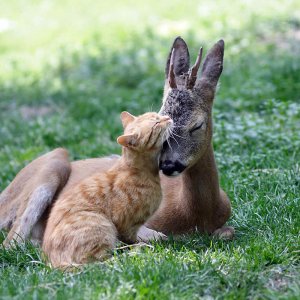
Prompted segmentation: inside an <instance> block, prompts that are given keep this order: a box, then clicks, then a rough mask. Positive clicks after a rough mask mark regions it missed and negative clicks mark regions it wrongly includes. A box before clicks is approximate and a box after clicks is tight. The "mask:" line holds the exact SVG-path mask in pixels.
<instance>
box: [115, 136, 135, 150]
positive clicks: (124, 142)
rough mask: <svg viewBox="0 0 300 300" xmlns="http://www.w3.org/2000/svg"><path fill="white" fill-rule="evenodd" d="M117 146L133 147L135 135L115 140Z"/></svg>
mask: <svg viewBox="0 0 300 300" xmlns="http://www.w3.org/2000/svg"><path fill="white" fill-rule="evenodd" d="M117 142H118V144H120V145H121V146H124V147H129V148H130V147H134V146H135V144H136V134H127V135H126V134H124V135H121V136H119V137H118V138H117Z"/></svg>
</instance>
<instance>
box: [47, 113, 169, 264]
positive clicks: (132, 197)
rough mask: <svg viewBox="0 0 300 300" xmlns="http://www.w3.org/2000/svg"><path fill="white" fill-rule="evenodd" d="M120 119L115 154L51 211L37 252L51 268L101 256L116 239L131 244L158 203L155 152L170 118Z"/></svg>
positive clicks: (63, 196) (157, 150)
mask: <svg viewBox="0 0 300 300" xmlns="http://www.w3.org/2000/svg"><path fill="white" fill-rule="evenodd" d="M121 119H122V123H123V126H124V127H125V132H124V135H123V136H121V137H119V138H118V142H119V143H120V144H122V145H123V149H122V151H123V153H122V156H121V158H120V159H118V161H117V162H116V163H115V164H114V165H113V166H112V167H111V168H110V169H109V170H108V171H106V172H102V173H95V174H93V175H92V176H90V177H88V178H86V179H84V180H83V181H81V182H80V183H79V184H77V185H76V186H75V187H74V188H73V189H72V190H69V191H68V192H66V193H62V194H61V195H60V197H59V198H58V199H57V201H56V202H55V204H54V206H53V208H52V210H51V213H50V216H49V219H48V222H47V225H46V231H45V235H44V240H43V250H44V251H45V253H46V254H47V255H48V257H49V259H50V262H51V264H52V266H54V267H65V266H68V265H72V264H82V263H87V262H89V261H93V260H99V259H104V258H106V257H107V255H109V251H110V250H112V249H113V248H114V246H115V243H116V240H117V239H120V240H122V241H124V242H134V241H135V240H136V235H137V231H138V229H139V227H140V226H141V225H142V224H144V222H145V221H146V220H147V219H148V218H149V217H150V216H151V215H152V214H153V213H154V212H155V211H156V209H157V208H158V206H159V204H160V202H161V198H162V193H161V187H160V181H159V174H158V171H159V170H158V155H159V153H160V151H161V147H162V144H163V142H164V141H165V140H166V138H167V137H168V129H169V127H170V124H171V123H172V121H171V120H170V118H169V117H165V116H159V115H158V114H156V113H146V114H144V115H142V116H140V117H133V116H131V115H130V114H128V113H126V112H123V113H122V114H121Z"/></svg>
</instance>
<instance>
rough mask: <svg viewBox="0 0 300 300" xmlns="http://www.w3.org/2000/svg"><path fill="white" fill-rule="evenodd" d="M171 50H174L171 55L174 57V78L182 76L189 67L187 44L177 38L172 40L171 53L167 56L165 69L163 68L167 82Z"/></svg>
mask: <svg viewBox="0 0 300 300" xmlns="http://www.w3.org/2000/svg"><path fill="white" fill-rule="evenodd" d="M173 49H174V53H173V55H174V73H175V76H176V77H178V76H179V75H182V74H183V73H186V72H188V70H189V67H190V54H189V50H188V47H187V44H186V43H185V41H184V40H183V39H182V38H181V37H180V36H179V37H177V38H176V39H175V40H174V42H173V45H172V47H171V51H170V53H169V56H168V60H167V64H166V68H165V75H166V80H168V76H169V70H170V62H171V55H172V51H173Z"/></svg>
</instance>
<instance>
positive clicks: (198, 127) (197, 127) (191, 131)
mask: <svg viewBox="0 0 300 300" xmlns="http://www.w3.org/2000/svg"><path fill="white" fill-rule="evenodd" d="M203 123H204V122H202V123H201V124H200V125H197V126H196V127H194V128H192V129H191V130H190V133H193V132H194V131H196V130H198V129H201V128H202V125H203Z"/></svg>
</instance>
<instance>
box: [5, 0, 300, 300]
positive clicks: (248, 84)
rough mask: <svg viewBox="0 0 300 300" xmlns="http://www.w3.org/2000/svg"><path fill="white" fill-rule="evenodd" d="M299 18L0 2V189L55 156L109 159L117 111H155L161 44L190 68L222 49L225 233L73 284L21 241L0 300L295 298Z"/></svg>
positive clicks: (143, 5) (272, 6)
mask: <svg viewBox="0 0 300 300" xmlns="http://www.w3.org/2000/svg"><path fill="white" fill-rule="evenodd" d="M299 12H300V2H299V1H287V0H286V1H185V2H183V1H177V0H176V1H160V2H153V1H148V0H147V1H129V0H126V1H121V0H120V1H114V2H107V1H90V0H87V1H33V0H32V1H25V0H24V1H14V0H12V1H1V3H0V65H1V68H0V122H1V127H0V170H1V172H0V190H2V189H3V188H4V187H5V186H6V185H7V184H8V183H9V182H10V181H11V180H12V179H13V178H14V176H15V174H16V173H17V172H18V171H19V170H20V169H21V168H22V167H23V166H24V165H25V164H26V163H28V162H29V161H31V160H32V159H34V158H36V157H37V156H38V155H40V154H42V153H45V152H47V151H49V150H51V149H53V148H55V147H61V146H62V147H66V148H67V149H68V150H69V151H70V153H71V156H72V158H75V159H81V158H86V157H97V156H102V155H106V154H110V153H119V152H120V148H119V146H118V145H117V143H116V142H115V139H116V137H117V136H118V134H120V132H121V124H120V121H119V113H120V112H121V111H122V110H128V111H130V112H132V113H142V112H144V111H149V110H158V109H159V107H160V101H161V98H162V87H163V80H164V64H165V59H166V56H167V53H168V51H169V49H170V46H171V42H172V40H173V38H174V37H175V36H177V35H181V36H183V37H184V38H185V39H186V41H187V42H188V44H189V46H190V52H191V57H192V60H193V59H194V58H195V55H196V52H197V50H198V48H199V46H201V45H203V46H204V49H205V51H207V50H208V48H209V47H211V46H212V44H213V43H214V42H215V41H217V40H218V39H219V38H224V40H225V43H226V50H225V61H224V71H223V74H222V77H221V83H220V86H219V91H218V95H217V98H216V99H215V104H214V122H215V126H214V131H215V133H214V147H215V153H216V159H217V162H218V167H219V171H220V179H221V185H222V187H223V188H224V189H225V190H226V192H227V193H228V194H229V196H230V199H231V201H232V206H233V215H232V218H231V219H230V221H229V224H230V225H233V226H234V227H235V228H236V231H237V235H236V239H235V240H234V241H231V242H222V241H216V240H212V239H211V238H210V237H207V236H204V237H203V236H199V235H197V234H194V235H191V236H186V237H183V238H181V239H179V240H177V239H175V240H174V239H173V238H172V237H171V238H170V239H169V241H166V242H163V243H154V249H151V248H144V249H141V250H139V251H135V250H134V251H131V252H128V251H125V252H123V253H118V254H116V255H115V256H114V258H113V259H112V260H109V261H107V262H105V263H102V264H94V265H90V266H88V267H87V268H86V269H85V270H84V271H82V272H80V271H79V272H77V273H75V274H64V273H61V272H59V271H55V270H51V269H49V267H47V266H46V265H45V264H44V262H43V260H42V258H41V257H42V256H41V253H40V250H39V249H36V248H35V247H33V246H32V245H30V244H28V245H26V246H25V247H20V248H18V249H17V250H15V251H7V250H5V249H0V298H4V299H8V298H11V297H14V298H22V299H27V298H28V299H29V298H30V299H31V298H34V297H35V298H38V299H42V298H47V299H48V298H51V297H54V298H55V297H56V298H64V299H71V298H72V299H83V298H84V299H85V298H86V299H99V298H101V299H102V298H104V299H105V298H109V299H133V298H137V299H144V298H145V299H170V298H171V299H199V297H206V298H207V299H211V298H220V299H224V298H226V299H244V298H248V299H297V297H298V296H299V294H300V287H299V279H298V278H299V276H300V274H299V248H300V244H299V243H300V239H299V228H300V218H299V201H300V198H299V189H300V165H299V162H300V150H299V149H300V139H299V132H300V96H299V95H300V80H299V74H300V61H299V57H300V34H299V33H300V15H299ZM2 240H3V238H2V237H1V240H0V241H2ZM209 297H211V298H209Z"/></svg>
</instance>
